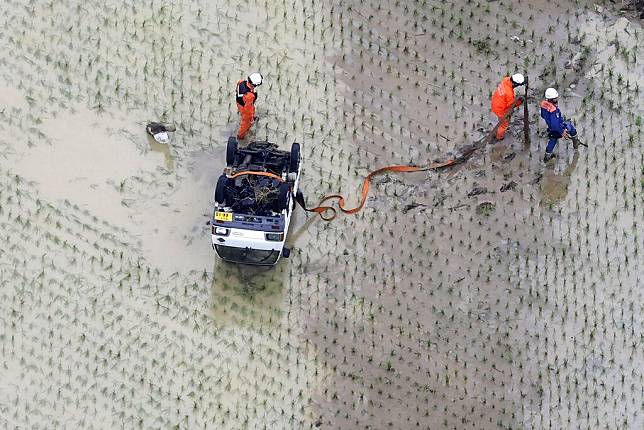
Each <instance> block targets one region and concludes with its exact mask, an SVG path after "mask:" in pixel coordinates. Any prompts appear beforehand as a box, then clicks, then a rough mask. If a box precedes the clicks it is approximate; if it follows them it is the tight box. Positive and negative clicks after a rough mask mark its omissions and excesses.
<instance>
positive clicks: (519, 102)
mask: <svg viewBox="0 0 644 430" xmlns="http://www.w3.org/2000/svg"><path fill="white" fill-rule="evenodd" d="M521 103H523V97H522V96H519V97H517V100H516V101H515V102H514V106H516V107H519V106H521Z"/></svg>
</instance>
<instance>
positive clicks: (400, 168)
mask: <svg viewBox="0 0 644 430" xmlns="http://www.w3.org/2000/svg"><path fill="white" fill-rule="evenodd" d="M458 162H459V161H458V160H453V159H450V160H447V161H444V162H442V163H433V164H430V165H429V166H424V167H420V166H406V165H395V166H386V167H381V168H380V169H377V170H374V171H373V172H371V173H369V174H368V175H367V177H366V178H365V179H364V182H363V183H362V194H361V196H360V203H359V204H358V206H356V207H354V208H351V209H347V208H345V207H344V204H345V200H344V197H343V196H342V195H340V194H331V195H328V196H325V197H324V198H323V199H322V200H320V203H319V204H318V206H316V207H314V208H307V207H306V205H305V203H304V198H303V197H302V196H301V195H300V196H298V197H296V201H297V202H298V203H299V205H300V206H302V209H304V210H305V211H307V212H315V213H317V214H318V215H320V218H322V219H323V220H324V221H332V220H333V219H335V217H336V216H337V214H338V213H337V211H336V210H335V208H334V207H332V206H323V205H322V204H323V203H324V202H326V201H328V200H333V199H337V201H338V207H339V208H340V210H341V211H342V212H343V213H345V214H355V213H357V212H360V211H361V210H362V208H363V207H364V205H365V203H366V201H367V195H368V194H369V187H370V185H371V179H372V178H373V177H374V176H377V175H379V174H382V173H385V172H398V173H409V172H423V171H427V170H435V169H440V168H441V167H447V166H451V165H454V164H457V163H458ZM327 211H331V215H330V216H324V213H325V212H327Z"/></svg>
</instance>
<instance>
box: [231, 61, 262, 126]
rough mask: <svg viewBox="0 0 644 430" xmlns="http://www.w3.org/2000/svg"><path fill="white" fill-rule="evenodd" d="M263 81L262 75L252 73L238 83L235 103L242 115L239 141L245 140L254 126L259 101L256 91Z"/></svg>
mask: <svg viewBox="0 0 644 430" xmlns="http://www.w3.org/2000/svg"><path fill="white" fill-rule="evenodd" d="M262 81H263V78H262V75H260V74H259V73H251V74H250V75H249V76H248V78H246V79H245V80H243V79H242V80H240V81H239V82H237V87H236V88H235V101H236V102H237V110H238V111H239V114H240V115H241V120H240V123H239V132H238V133H237V139H243V138H245V137H246V133H248V130H250V126H251V125H253V121H254V120H255V100H257V92H256V91H255V89H256V88H257V87H259V86H260V85H262Z"/></svg>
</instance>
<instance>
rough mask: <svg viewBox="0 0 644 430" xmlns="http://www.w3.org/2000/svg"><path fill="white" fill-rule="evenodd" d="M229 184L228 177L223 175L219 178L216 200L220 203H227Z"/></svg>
mask: <svg viewBox="0 0 644 430" xmlns="http://www.w3.org/2000/svg"><path fill="white" fill-rule="evenodd" d="M227 186H228V177H227V176H226V175H221V176H220V177H219V179H218V180H217V187H216V188H215V201H216V202H217V203H219V204H220V205H223V204H225V203H226V187H227Z"/></svg>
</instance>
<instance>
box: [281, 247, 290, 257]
mask: <svg viewBox="0 0 644 430" xmlns="http://www.w3.org/2000/svg"><path fill="white" fill-rule="evenodd" d="M290 256H291V250H290V249H288V248H287V247H284V248H282V257H284V258H288V257H290Z"/></svg>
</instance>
